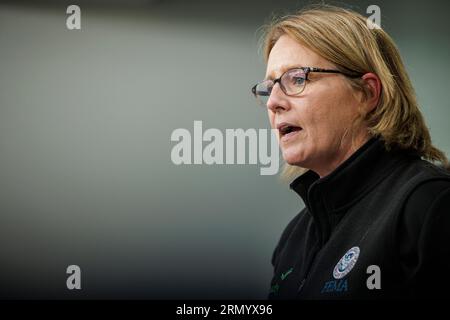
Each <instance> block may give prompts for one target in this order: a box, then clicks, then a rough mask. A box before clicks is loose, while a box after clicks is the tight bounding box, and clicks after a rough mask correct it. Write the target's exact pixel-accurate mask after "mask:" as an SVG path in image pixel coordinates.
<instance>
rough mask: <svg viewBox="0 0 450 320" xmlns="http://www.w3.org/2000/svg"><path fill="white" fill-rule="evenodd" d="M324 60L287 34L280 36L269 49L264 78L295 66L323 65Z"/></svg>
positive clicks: (277, 74) (276, 76)
mask: <svg viewBox="0 0 450 320" xmlns="http://www.w3.org/2000/svg"><path fill="white" fill-rule="evenodd" d="M325 65H326V60H325V59H323V58H322V57H320V56H319V55H318V54H316V53H315V52H313V51H312V50H310V49H308V48H307V47H305V46H303V45H301V44H300V43H298V42H297V41H295V40H294V39H292V38H291V37H289V36H287V35H283V36H281V37H280V38H279V39H278V41H277V42H276V43H275V45H274V46H273V48H272V50H271V51H270V55H269V59H268V61H267V70H266V77H265V78H266V79H275V78H278V77H279V76H281V75H282V74H283V73H284V72H285V71H287V70H289V69H291V68H295V67H325Z"/></svg>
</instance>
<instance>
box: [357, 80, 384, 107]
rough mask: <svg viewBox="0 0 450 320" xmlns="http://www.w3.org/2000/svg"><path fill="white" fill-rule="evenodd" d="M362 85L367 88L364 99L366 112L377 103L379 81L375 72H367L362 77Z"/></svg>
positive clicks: (379, 87)
mask: <svg viewBox="0 0 450 320" xmlns="http://www.w3.org/2000/svg"><path fill="white" fill-rule="evenodd" d="M361 78H362V80H363V81H364V86H365V87H366V90H367V98H366V101H365V104H366V112H367V113H369V112H371V111H372V110H373V109H374V108H375V107H376V106H377V104H378V101H379V100H380V95H381V81H380V78H378V76H377V75H376V74H375V73H372V72H369V73H366V74H364V75H363V76H362V77H361Z"/></svg>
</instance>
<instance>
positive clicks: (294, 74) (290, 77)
mask: <svg viewBox="0 0 450 320" xmlns="http://www.w3.org/2000/svg"><path fill="white" fill-rule="evenodd" d="M285 76H286V77H285V78H286V80H287V83H288V84H289V85H291V86H302V85H303V84H304V83H305V78H306V75H305V72H304V71H303V70H302V69H292V70H290V71H289V72H287V73H286V74H285Z"/></svg>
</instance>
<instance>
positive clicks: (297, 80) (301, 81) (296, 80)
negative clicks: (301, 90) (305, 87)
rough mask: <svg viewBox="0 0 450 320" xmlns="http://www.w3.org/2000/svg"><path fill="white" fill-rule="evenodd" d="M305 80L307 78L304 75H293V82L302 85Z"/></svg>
mask: <svg viewBox="0 0 450 320" xmlns="http://www.w3.org/2000/svg"><path fill="white" fill-rule="evenodd" d="M303 82H305V78H303V77H293V78H292V83H293V84H296V85H301V84H303Z"/></svg>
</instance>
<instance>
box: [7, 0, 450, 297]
mask: <svg viewBox="0 0 450 320" xmlns="http://www.w3.org/2000/svg"><path fill="white" fill-rule="evenodd" d="M308 3H309V2H308ZM327 3H332V4H344V5H346V6H347V7H352V8H353V9H355V10H357V11H359V12H361V13H363V14H364V15H366V16H368V14H366V8H367V6H368V5H370V4H377V5H378V6H380V8H381V19H382V20H381V24H382V27H383V28H384V29H385V30H387V31H388V32H389V33H390V34H391V36H392V37H393V38H394V40H395V41H396V43H397V44H398V46H399V48H400V51H401V54H402V56H403V58H404V61H405V63H406V66H407V68H408V71H409V72H410V75H411V77H412V80H413V83H414V85H415V87H416V90H417V94H418V97H419V101H420V103H421V106H422V110H423V112H424V115H425V117H426V120H427V124H428V126H429V127H430V129H431V133H432V136H433V141H434V143H435V144H436V145H437V146H438V147H440V148H442V149H443V150H444V151H446V152H447V153H450V141H449V139H448V137H449V133H450V125H449V123H448V122H449V119H450V110H449V107H450V106H449V102H448V100H449V99H448V93H449V92H450V86H449V81H448V78H447V77H448V74H449V66H450V62H449V57H450V41H449V39H448V34H449V31H450V27H449V24H448V12H449V11H450V3H449V2H445V1H441V2H439V1H426V2H425V1H422V2H420V3H416V2H414V3H413V2H411V1H395V3H394V2H393V1H376V2H374V1H358V2H356V1H347V2H345V3H343V2H342V3H339V2H327ZM70 4H78V5H79V6H80V7H81V30H79V31H75V30H74V31H70V30H67V28H66V18H67V17H68V15H67V14H66V8H67V6H68V5H70ZM305 4H306V2H303V1H268V0H259V1H245V2H244V1H181V0H160V1H144V0H141V1H139V0H133V1H125V0H123V1H119V0H116V1H99V0H96V1H2V2H1V3H0V46H1V49H0V255H1V259H0V263H1V265H0V271H1V273H0V281H1V283H0V288H1V289H0V298H87V299H90V298H153V299H175V298H178V299H197V298H205V299H222V298H231V299H261V298H265V297H266V295H267V292H268V289H269V282H270V279H271V273H272V268H271V264H270V258H271V254H272V251H273V249H274V247H275V245H276V243H277V241H278V238H279V236H280V234H281V232H282V230H283V229H284V227H285V226H286V224H287V223H288V222H289V221H290V219H292V218H293V217H294V216H295V215H296V214H297V213H298V212H299V211H300V210H301V208H302V207H303V204H302V203H301V200H300V198H299V197H298V196H297V195H295V194H294V193H293V192H292V191H290V190H289V188H288V185H287V184H285V183H282V182H281V181H280V180H279V179H278V177H277V176H261V175H260V171H259V166H258V165H213V166H208V165H190V166H189V165H184V166H183V165H182V166H176V165H174V164H172V162H171V159H170V152H171V149H172V147H173V146H174V145H175V144H176V143H175V142H171V141H170V135H171V133H172V131H173V130H174V129H176V128H186V129H188V130H189V131H190V132H191V133H192V131H193V121H194V120H202V121H203V128H204V130H205V129H207V128H218V129H221V130H224V129H226V128H244V129H247V128H256V129H259V128H269V125H268V121H267V119H266V116H267V115H266V112H265V111H264V110H263V109H258V107H257V105H256V103H255V101H254V99H253V97H252V96H251V94H250V87H251V86H252V85H253V84H254V83H255V82H256V81H258V80H260V79H261V78H262V77H263V76H264V73H265V65H264V62H263V58H262V56H261V55H260V54H259V53H258V40H259V36H260V32H259V31H258V30H259V28H260V27H261V26H262V25H263V24H264V23H266V22H268V20H269V18H270V16H271V15H272V14H283V13H288V12H292V11H293V10H295V9H299V8H301V7H302V6H303V5H305ZM71 264H76V265H79V266H80V268H81V270H82V290H80V291H76V290H75V291H69V290H68V289H67V288H66V278H67V276H68V275H67V274H66V268H67V266H68V265H71Z"/></svg>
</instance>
